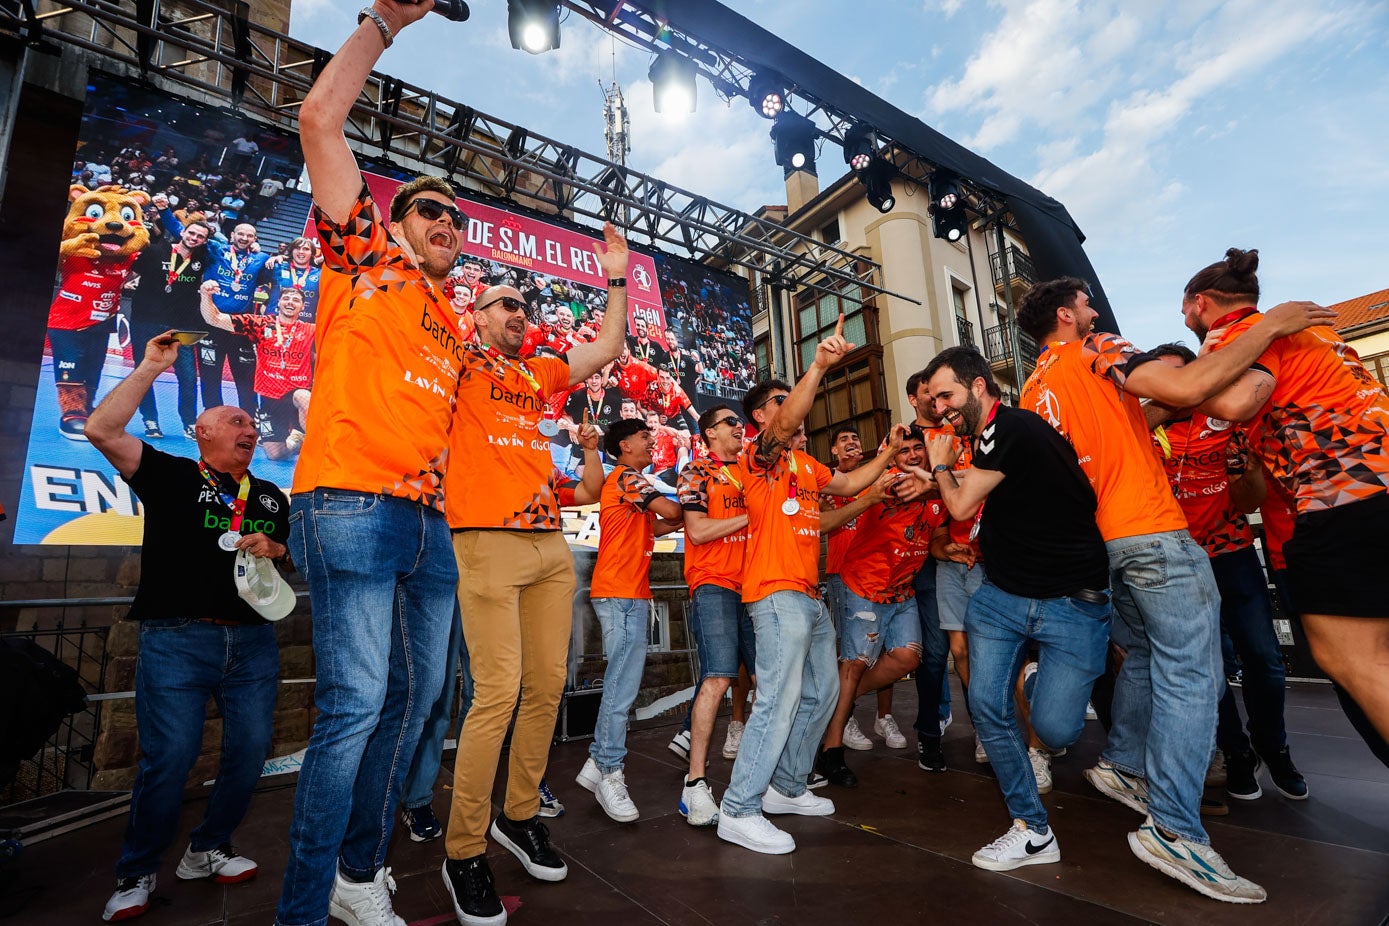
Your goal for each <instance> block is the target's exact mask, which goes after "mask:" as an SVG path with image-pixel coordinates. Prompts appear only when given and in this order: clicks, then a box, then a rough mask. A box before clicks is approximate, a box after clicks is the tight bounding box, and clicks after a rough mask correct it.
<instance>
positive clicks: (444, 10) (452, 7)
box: [431, 0, 469, 23]
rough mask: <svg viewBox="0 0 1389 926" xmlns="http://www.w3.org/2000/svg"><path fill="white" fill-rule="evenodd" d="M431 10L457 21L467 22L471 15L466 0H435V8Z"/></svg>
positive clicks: (451, 20)
mask: <svg viewBox="0 0 1389 926" xmlns="http://www.w3.org/2000/svg"><path fill="white" fill-rule="evenodd" d="M431 12H434V13H438V14H439V15H440V16H442V17H444V18H445V19H447V20H449V21H450V22H456V23H461V22H467V21H468V15H469V11H468V4H467V3H466V2H464V0H434V9H433V10H432V11H431Z"/></svg>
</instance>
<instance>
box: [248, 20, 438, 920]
mask: <svg viewBox="0 0 1389 926" xmlns="http://www.w3.org/2000/svg"><path fill="white" fill-rule="evenodd" d="M429 7H430V5H429V4H427V3H424V4H419V5H413V4H407V3H398V2H395V0H375V3H374V5H373V6H371V7H368V9H367V10H365V11H363V13H362V16H361V17H360V21H359V24H358V27H357V29H356V30H355V31H354V32H353V33H352V34H351V36H349V37H348V39H347V41H346V43H345V44H344V45H343V47H342V48H341V50H340V51H339V52H338V54H337V55H335V56H334V57H333V58H332V60H331V61H330V62H329V63H328V64H327V66H326V67H325V68H324V70H323V72H322V74H321V75H320V76H319V79H318V80H317V81H316V82H315V83H314V86H313V88H312V90H311V91H310V92H309V94H308V95H307V96H306V97H305V99H304V103H303V105H302V107H301V108H300V112H299V129H300V139H301V142H302V145H303V150H304V161H305V164H306V165H307V167H308V171H309V178H310V180H311V181H312V184H313V190H314V204H315V216H314V218H315V223H316V225H317V231H318V236H319V239H320V240H321V241H322V243H323V258H324V262H323V268H322V277H321V280H320V295H319V304H318V315H317V324H318V331H317V342H318V343H317V347H318V353H317V357H318V364H317V370H316V374H315V381H314V398H313V403H312V405H311V406H310V410H309V422H308V428H307V436H306V437H305V439H304V444H303V447H302V449H301V452H300V458H299V463H298V466H297V468H296V470H295V474H294V485H293V500H292V502H291V525H292V527H291V535H290V549H291V552H292V555H293V557H294V560H295V563H296V565H297V566H298V567H299V569H300V570H301V571H302V572H304V573H305V574H306V576H307V578H308V583H309V592H310V596H311V600H312V604H313V627H314V639H313V644H314V653H315V656H316V657H317V676H318V681H317V690H316V701H317V705H318V710H319V713H318V718H317V720H316V721H315V724H314V728H313V733H312V736H311V738H310V740H309V747H308V750H307V753H306V754H305V757H304V765H303V769H302V771H301V773H300V787H299V788H298V791H297V794H296V796H295V806H294V820H293V823H292V824H291V828H290V859H289V864H288V866H287V868H286V870H285V878H284V887H283V892H282V894H281V896H280V903H279V909H278V911H277V915H276V920H277V922H278V923H280V924H283V926H302V924H308V923H322V922H324V920H325V918H326V917H328V916H329V914H330V912H331V914H332V915H333V916H335V917H337V918H339V919H342V920H345V921H347V922H359V923H390V922H393V921H394V917H393V914H391V912H390V911H391V899H390V890H391V888H392V887H394V882H393V881H391V879H390V878H389V875H388V872H387V871H386V869H385V868H384V864H385V856H386V847H387V846H388V845H389V844H390V837H391V829H392V826H393V821H394V819H395V809H396V805H397V803H398V802H399V799H400V791H401V782H402V781H403V780H404V778H405V773H406V771H407V770H408V769H407V767H406V766H407V765H408V763H409V761H410V758H411V756H412V755H413V754H414V752H415V747H416V744H417V742H418V740H419V737H420V732H421V730H422V728H423V726H424V722H425V718H426V715H427V714H428V713H429V710H430V706H431V705H432V703H433V702H434V700H435V698H436V695H437V693H438V692H439V691H440V690H441V687H442V685H443V684H444V668H445V666H444V659H443V655H444V653H445V652H446V651H447V648H448V640H449V632H450V621H451V620H452V618H453V613H454V596H455V589H456V586H457V584H458V569H457V565H456V562H455V559H454V556H453V550H452V548H451V544H450V536H449V529H448V523H447V521H446V520H445V516H444V495H443V491H442V486H443V481H444V469H445V466H446V463H447V459H448V451H449V428H450V425H451V423H452V419H453V403H454V394H455V392H456V389H457V384H458V378H459V375H460V373H461V372H462V371H463V368H464V352H463V339H462V336H461V334H460V332H459V329H458V323H457V321H456V317H455V315H454V312H453V309H452V307H451V306H450V305H449V304H448V303H447V301H446V300H445V298H444V289H443V284H444V280H445V278H446V276H447V275H448V273H449V271H450V270H451V269H452V267H453V264H454V261H455V260H456V259H457V257H458V253H459V248H460V247H461V245H462V243H463V233H464V228H465V227H466V220H465V218H464V216H463V214H462V213H461V212H460V211H459V210H458V209H457V207H456V206H455V200H454V193H453V189H452V188H451V187H450V186H449V185H448V183H446V182H445V181H443V180H441V179H439V178H437V177H421V178H419V179H417V180H413V181H411V182H410V183H407V184H405V185H403V186H402V187H401V188H400V189H399V191H398V192H397V193H396V195H395V196H394V198H393V199H392V201H391V203H390V206H389V209H388V210H384V209H383V204H378V203H377V201H376V200H375V199H374V198H373V197H372V195H371V192H370V190H369V189H368V188H367V187H366V185H365V184H364V182H363V178H362V175H361V172H360V171H359V170H358V167H357V162H356V160H355V158H354V157H353V154H352V151H351V149H350V148H349V147H348V145H347V142H346V140H345V138H344V135H343V125H344V123H345V121H346V120H347V117H348V113H349V111H350V110H351V108H352V105H353V103H354V101H355V99H356V97H357V94H358V92H359V91H360V90H361V88H362V86H363V84H364V83H365V81H366V79H367V77H368V75H369V74H370V73H371V70H372V68H373V67H374V66H375V64H376V62H377V59H378V58H379V57H380V55H381V52H382V50H383V49H384V48H385V47H386V46H387V45H388V44H390V41H391V39H392V37H393V35H394V33H395V32H397V31H399V29H401V28H403V27H404V26H406V25H408V24H410V23H412V22H414V21H416V20H418V19H420V18H421V17H423V16H425V15H426V14H427V13H428V12H429ZM383 212H385V214H383ZM397 763H399V765H398V764H397Z"/></svg>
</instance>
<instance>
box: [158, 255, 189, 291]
mask: <svg viewBox="0 0 1389 926" xmlns="http://www.w3.org/2000/svg"><path fill="white" fill-rule="evenodd" d="M192 261H193V255H192V254H189V255H188V256H187V257H185V258H184V259H183V265H182V266H180V267H179V268H178V269H177V270H175V269H174V265H175V264H176V263H178V252H177V251H172V250H171V251H170V252H169V276H168V278H167V279H166V280H165V281H164V290H165V291H166V292H167V291H168V290H169V288H170V287H171V286H173V285H174V280H177V279H178V278H179V276H181V275H182V274H183V271H185V270H187V269H188V265H189V264H190V263H192Z"/></svg>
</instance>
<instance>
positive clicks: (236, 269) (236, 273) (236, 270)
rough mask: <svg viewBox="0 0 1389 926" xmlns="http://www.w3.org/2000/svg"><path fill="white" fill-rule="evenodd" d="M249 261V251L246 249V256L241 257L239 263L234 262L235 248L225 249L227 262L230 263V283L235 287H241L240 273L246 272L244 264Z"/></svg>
mask: <svg viewBox="0 0 1389 926" xmlns="http://www.w3.org/2000/svg"><path fill="white" fill-rule="evenodd" d="M250 262H251V252H250V251H247V252H246V256H245V257H243V258H241V263H239V264H238V263H237V262H236V248H228V249H227V263H229V264H231V271H232V285H233V286H234V287H236V288H237V289H240V288H241V275H242V274H243V273H245V272H246V265H247V264H249V263H250Z"/></svg>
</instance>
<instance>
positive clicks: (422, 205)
mask: <svg viewBox="0 0 1389 926" xmlns="http://www.w3.org/2000/svg"><path fill="white" fill-rule="evenodd" d="M411 209H414V210H415V211H416V212H418V213H419V214H420V218H422V219H424V220H425V221H426V222H437V221H438V220H439V216H441V215H443V214H445V213H448V217H449V221H450V222H452V223H453V227H454V228H455V229H457V230H458V231H462V230H463V228H464V226H466V225H467V224H468V217H467V216H466V215H465V214H464V213H463V210H462V209H459V208H458V207H457V206H449V205H447V204H445V203H441V202H439V201H438V200H437V199H424V198H420V199H412V200H410V204H409V205H407V206H406V207H405V211H404V212H402V213H401V214H400V217H401V218H402V219H404V218H405V216H407V215H409V213H410V210H411Z"/></svg>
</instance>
